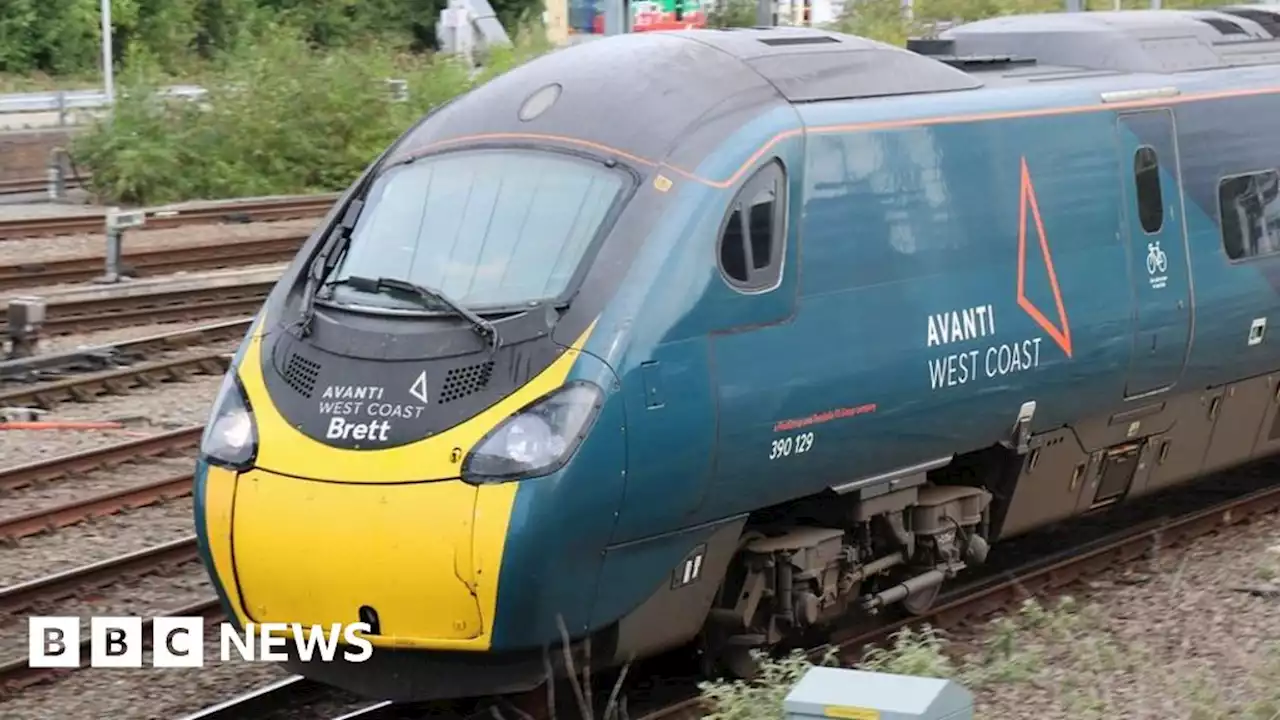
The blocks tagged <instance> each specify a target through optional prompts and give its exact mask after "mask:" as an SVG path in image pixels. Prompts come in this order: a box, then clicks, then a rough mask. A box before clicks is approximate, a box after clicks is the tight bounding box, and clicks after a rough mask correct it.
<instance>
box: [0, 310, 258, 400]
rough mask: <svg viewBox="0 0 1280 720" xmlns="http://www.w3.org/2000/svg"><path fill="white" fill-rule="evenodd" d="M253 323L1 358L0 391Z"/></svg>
mask: <svg viewBox="0 0 1280 720" xmlns="http://www.w3.org/2000/svg"><path fill="white" fill-rule="evenodd" d="M252 322H253V318H251V317H246V318H240V319H238V320H225V321H222V322H217V323H213V324H210V325H202V326H200V327H194V328H184V329H181V330H175V331H173V332H167V333H158V334H156V335H150V336H147V337H144V338H136V339H133V340H124V341H122V342H117V343H111V344H108V345H99V346H97V347H89V348H79V349H76V350H71V351H68V352H60V353H42V354H40V355H34V356H32V357H28V358H17V359H14V360H2V361H0V390H3V387H4V384H5V383H16V382H24V383H33V382H45V381H49V380H57V379H60V378H63V377H65V376H67V375H71V374H79V373H86V372H98V371H102V370H108V369H114V368H120V367H124V366H127V365H132V364H135V363H138V362H142V361H144V360H146V359H147V358H148V357H154V356H156V355H158V354H162V353H167V352H172V351H175V350H187V349H190V348H194V347H200V346H205V345H212V344H215V343H222V342H228V341H232V340H239V339H241V338H243V337H244V334H245V333H247V332H248V331H249V326H250V325H251V324H252Z"/></svg>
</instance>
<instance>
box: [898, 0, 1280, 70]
mask: <svg viewBox="0 0 1280 720" xmlns="http://www.w3.org/2000/svg"><path fill="white" fill-rule="evenodd" d="M1278 38H1280V12H1277V9H1276V8H1268V7H1267V6H1230V7H1223V8H1220V9H1216V10H1122V11H1106V12H1075V13H1052V14H1039V15H1013V16H1008V17H999V18H991V19H988V20H979V21H977V22H972V23H967V24H964V25H959V26H956V27H953V28H950V29H948V30H946V31H944V32H942V33H940V34H939V36H938V39H936V40H933V41H925V42H914V43H912V44H911V45H909V47H912V48H913V49H915V50H917V51H919V52H921V53H922V54H925V55H927V56H930V57H934V58H936V59H939V60H942V61H943V62H947V63H950V64H952V65H956V66H958V67H965V68H967V69H970V70H972V71H980V70H981V69H982V68H983V67H987V68H990V67H992V65H993V62H992V61H993V60H1003V61H1005V62H1011V61H1014V60H1018V61H1022V62H1035V63H1036V64H1039V65H1053V66H1060V67H1065V68H1073V69H1075V70H1077V71H1079V70H1086V71H1098V72H1114V73H1179V72H1191V71H1197V70H1213V69H1222V68H1230V67H1242V66H1251V65H1271V64H1277V63H1280V39H1278ZM979 60H981V62H979Z"/></svg>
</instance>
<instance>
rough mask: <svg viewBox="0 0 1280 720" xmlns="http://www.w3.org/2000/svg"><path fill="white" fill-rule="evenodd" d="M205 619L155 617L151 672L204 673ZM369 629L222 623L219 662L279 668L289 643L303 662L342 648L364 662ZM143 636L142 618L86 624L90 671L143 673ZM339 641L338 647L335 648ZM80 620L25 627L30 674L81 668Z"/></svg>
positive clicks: (39, 620) (36, 621)
mask: <svg viewBox="0 0 1280 720" xmlns="http://www.w3.org/2000/svg"><path fill="white" fill-rule="evenodd" d="M204 629H205V619H204V618H203V617H200V616H193V617H182V616H171V617H158V618H153V619H152V621H151V633H150V635H151V665H152V666H153V667H203V666H204V664H205V648H204ZM370 630H371V628H370V627H369V625H368V623H352V624H351V625H341V624H339V623H333V624H332V625H330V626H329V627H327V628H326V627H325V626H323V625H310V626H307V625H302V624H301V623H263V624H261V625H259V624H256V623H249V624H248V625H246V626H245V629H244V633H243V634H241V633H240V632H238V631H237V630H236V629H235V626H233V625H232V624H231V623H226V622H224V623H220V624H219V630H218V638H219V640H218V655H219V657H220V658H221V660H222V662H228V661H230V660H231V658H232V657H235V656H237V655H238V656H239V657H240V658H241V659H243V660H261V661H267V662H282V661H284V660H287V659H288V658H289V656H288V653H287V651H286V649H287V648H288V646H289V643H290V641H292V642H293V645H294V649H295V650H296V652H297V657H298V658H299V659H301V660H304V661H310V660H312V659H319V660H321V661H323V662H333V660H334V659H335V658H336V657H337V656H338V648H339V646H340V645H346V646H349V647H348V649H345V650H343V651H342V653H341V655H342V659H344V660H346V661H348V662H364V661H365V660H368V659H369V657H370V656H371V655H372V654H373V645H372V644H371V643H370V642H369V641H368V640H366V639H364V638H363V637H360V635H359V634H358V633H368V632H370ZM146 636H147V633H146V631H144V630H143V623H142V618H140V617H94V618H90V619H89V666H90V667H125V668H139V667H142V646H143V645H144V644H145V642H144V641H145V639H146ZM339 641H341V643H340V642H339ZM81 647H82V644H81V642H80V618H78V617H47V616H43V617H42V616H33V617H32V618H31V619H30V622H29V624H28V656H27V664H28V665H29V666H30V667H33V668H74V667H80V663H81V657H80V650H81Z"/></svg>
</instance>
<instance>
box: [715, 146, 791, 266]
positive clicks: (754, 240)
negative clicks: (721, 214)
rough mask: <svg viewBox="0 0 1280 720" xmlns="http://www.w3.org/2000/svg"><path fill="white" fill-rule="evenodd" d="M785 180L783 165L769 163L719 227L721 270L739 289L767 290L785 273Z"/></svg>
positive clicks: (735, 199)
mask: <svg viewBox="0 0 1280 720" xmlns="http://www.w3.org/2000/svg"><path fill="white" fill-rule="evenodd" d="M785 182H786V174H785V173H784V172H783V169H782V165H781V164H780V163H777V162H773V163H770V164H768V165H766V166H764V167H763V168H760V170H758V171H757V172H756V174H755V175H753V176H752V177H751V179H750V180H748V181H747V183H746V184H745V185H744V186H743V187H742V189H741V190H740V191H739V192H738V194H737V196H736V197H735V198H734V200H733V204H732V205H731V206H730V207H729V213H728V216H727V217H726V219H725V222H724V226H723V229H722V230H721V231H720V271H721V273H723V275H724V277H725V280H727V281H728V283H729V284H730V285H732V286H733V287H735V288H737V289H739V290H743V291H758V290H767V289H770V288H772V287H774V286H775V285H777V284H778V281H779V279H781V277H782V257H783V255H784V251H785V245H786V214H785V209H786V187H785V185H784V184H785Z"/></svg>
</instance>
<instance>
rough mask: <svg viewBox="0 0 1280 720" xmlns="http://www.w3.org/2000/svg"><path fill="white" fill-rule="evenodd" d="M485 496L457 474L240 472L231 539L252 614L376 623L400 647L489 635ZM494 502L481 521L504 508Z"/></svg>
mask: <svg viewBox="0 0 1280 720" xmlns="http://www.w3.org/2000/svg"><path fill="white" fill-rule="evenodd" d="M478 495H479V491H478V489H477V488H476V487H474V486H472V485H468V484H465V483H463V482H460V481H456V480H454V481H442V482H429V483H413V484H399V485H369V484H365V483H358V484H356V483H343V482H332V481H325V480H312V479H301V478H296V477H289V476H286V475H280V474H275V473H269V472H265V471H262V470H253V471H250V472H247V473H244V474H242V475H240V477H239V479H238V482H237V487H236V491H235V502H234V505H233V508H234V509H233V513H232V518H233V520H232V543H231V544H232V554H233V557H234V566H235V574H236V579H237V581H238V584H239V589H240V593H241V604H242V606H243V608H244V611H245V613H246V614H247V615H248V617H249V619H250V620H252V621H254V622H257V623H269V622H285V623H292V622H300V623H303V624H305V625H311V624H320V625H324V626H326V627H328V626H329V625H330V624H331V623H341V624H344V625H346V624H350V623H355V622H371V624H373V625H374V627H373V630H372V633H371V634H372V636H374V637H375V638H377V637H382V638H387V640H388V642H387V644H390V645H399V646H414V645H430V646H434V647H439V646H441V645H442V644H444V645H447V644H448V643H449V641H459V640H467V639H471V638H476V637H478V636H480V634H481V633H482V632H483V631H484V629H485V625H486V622H491V621H492V618H486V617H484V613H483V612H482V610H481V607H480V598H479V596H480V588H479V587H478V586H479V584H480V582H481V581H482V580H483V581H484V582H486V583H492V582H493V581H496V577H495V578H492V579H491V578H486V577H484V572H483V569H482V568H478V567H476V565H477V560H481V561H482V558H479V557H478V556H477V551H476V550H477V548H476V532H477V531H476V528H475V526H474V523H475V522H476V521H477V516H478V515H479V513H477V506H478V502H477V501H478ZM489 504H490V507H487V508H485V510H486V511H487V512H486V515H484V516H481V517H479V518H478V520H479V521H480V522H483V521H484V518H485V517H488V516H493V515H495V514H496V513H498V512H499V511H500V510H499V509H498V508H494V507H492V506H491V505H492V503H489ZM479 534H480V535H481V536H482V538H481V540H482V544H483V541H484V539H485V537H484V536H485V530H484V528H481V529H480V530H479Z"/></svg>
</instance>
